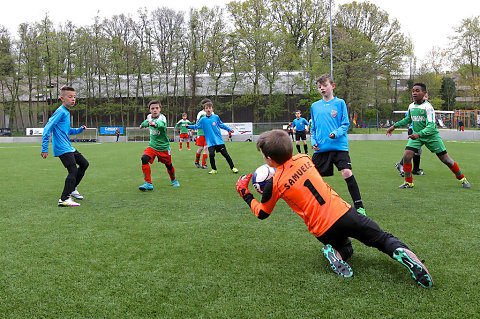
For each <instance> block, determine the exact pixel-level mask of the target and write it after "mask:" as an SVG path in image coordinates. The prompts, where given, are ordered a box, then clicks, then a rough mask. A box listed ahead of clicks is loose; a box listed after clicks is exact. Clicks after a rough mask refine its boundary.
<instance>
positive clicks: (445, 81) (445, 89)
mask: <svg viewBox="0 0 480 319" xmlns="http://www.w3.org/2000/svg"><path fill="white" fill-rule="evenodd" d="M440 94H441V97H442V100H443V101H444V103H443V107H442V109H444V110H447V111H450V110H453V109H454V108H455V100H456V98H457V88H456V85H455V81H454V80H453V79H452V78H451V77H448V76H444V77H443V78H442V88H441V90H440Z"/></svg>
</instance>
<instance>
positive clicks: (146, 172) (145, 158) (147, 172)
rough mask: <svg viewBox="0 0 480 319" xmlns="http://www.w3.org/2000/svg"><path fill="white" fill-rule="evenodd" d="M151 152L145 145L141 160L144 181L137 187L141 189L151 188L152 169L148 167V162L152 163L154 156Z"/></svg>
mask: <svg viewBox="0 0 480 319" xmlns="http://www.w3.org/2000/svg"><path fill="white" fill-rule="evenodd" d="M151 153H152V150H151V149H150V148H149V147H147V149H145V151H144V152H143V155H142V158H141V161H142V172H143V178H144V180H145V182H144V183H143V185H140V186H139V187H138V189H139V190H141V191H147V190H153V185H152V176H151V174H152V171H151V169H150V163H153V160H154V158H155V156H154V155H153V154H151Z"/></svg>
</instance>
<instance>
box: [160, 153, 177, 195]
mask: <svg viewBox="0 0 480 319" xmlns="http://www.w3.org/2000/svg"><path fill="white" fill-rule="evenodd" d="M157 156H158V160H159V161H160V163H163V164H164V165H165V168H166V169H167V173H168V176H169V177H170V183H171V184H172V185H173V186H174V187H180V183H179V182H178V180H177V179H176V177H175V167H173V164H172V155H171V153H170V150H168V151H164V152H159V154H158V155H157Z"/></svg>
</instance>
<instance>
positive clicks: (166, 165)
mask: <svg viewBox="0 0 480 319" xmlns="http://www.w3.org/2000/svg"><path fill="white" fill-rule="evenodd" d="M165 167H166V168H167V169H168V170H169V171H171V170H172V169H173V164H165Z"/></svg>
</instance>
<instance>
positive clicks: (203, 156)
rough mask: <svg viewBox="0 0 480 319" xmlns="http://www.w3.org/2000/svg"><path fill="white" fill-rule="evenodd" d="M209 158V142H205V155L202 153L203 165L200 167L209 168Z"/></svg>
mask: <svg viewBox="0 0 480 319" xmlns="http://www.w3.org/2000/svg"><path fill="white" fill-rule="evenodd" d="M207 158H208V147H207V143H206V142H205V145H204V146H203V155H202V165H201V166H200V168H203V169H207V168H208V166H207Z"/></svg>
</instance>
